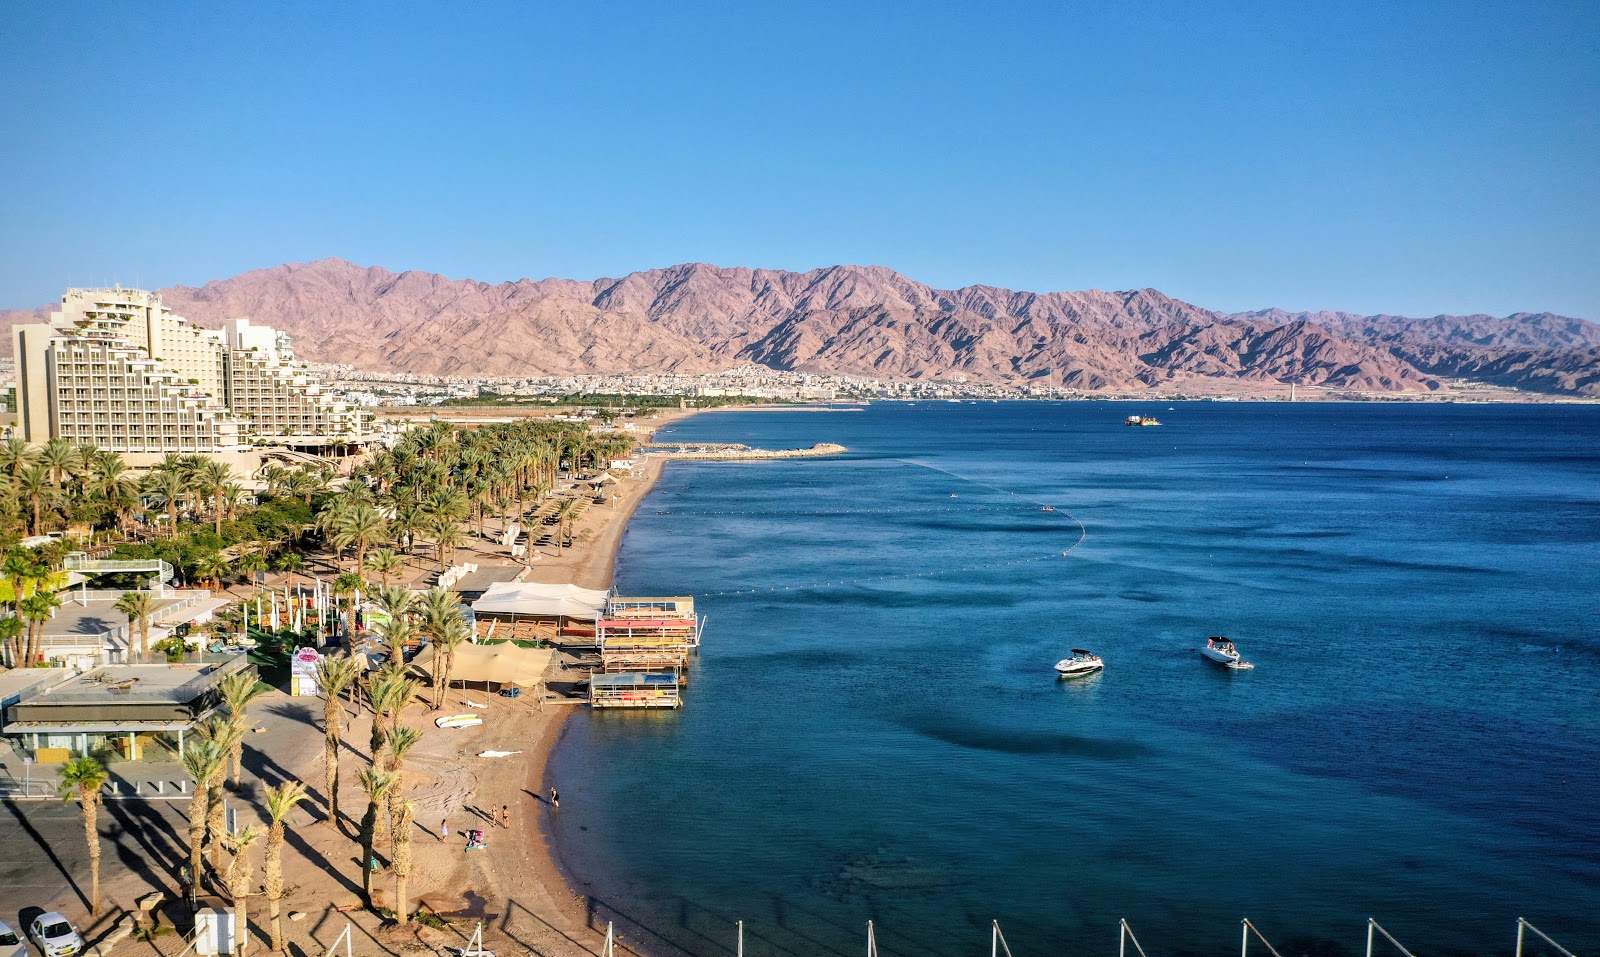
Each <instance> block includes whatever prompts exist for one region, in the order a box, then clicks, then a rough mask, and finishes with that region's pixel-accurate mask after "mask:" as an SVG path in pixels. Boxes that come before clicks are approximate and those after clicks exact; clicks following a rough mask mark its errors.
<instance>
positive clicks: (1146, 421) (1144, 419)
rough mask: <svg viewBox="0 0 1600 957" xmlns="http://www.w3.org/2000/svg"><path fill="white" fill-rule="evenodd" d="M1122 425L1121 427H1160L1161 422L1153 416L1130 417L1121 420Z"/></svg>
mask: <svg viewBox="0 0 1600 957" xmlns="http://www.w3.org/2000/svg"><path fill="white" fill-rule="evenodd" d="M1122 424H1123V425H1142V426H1151V425H1160V424H1161V420H1160V419H1157V418H1156V417H1155V416H1153V415H1130V416H1128V417H1127V418H1126V419H1124V420H1123V423H1122Z"/></svg>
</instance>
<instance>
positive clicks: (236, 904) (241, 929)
mask: <svg viewBox="0 0 1600 957" xmlns="http://www.w3.org/2000/svg"><path fill="white" fill-rule="evenodd" d="M260 839H261V827H260V825H257V824H252V825H250V826H249V827H247V828H245V829H243V830H241V831H240V832H239V833H237V834H234V835H232V836H230V837H229V838H228V843H229V845H230V846H231V847H232V848H233V861H232V862H231V863H229V864H228V878H227V884H228V897H229V898H231V899H232V901H233V930H234V933H235V934H236V935H237V937H238V941H239V949H238V950H237V951H235V953H236V954H237V955H238V957H245V949H246V947H248V941H249V937H250V916H249V915H250V912H249V903H250V890H251V887H252V885H254V884H255V876H256V869H255V865H254V863H253V862H252V861H251V860H250V846H251V845H252V844H254V843H255V842H256V841H258V840H260Z"/></svg>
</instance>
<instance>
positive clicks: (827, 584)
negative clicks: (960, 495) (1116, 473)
mask: <svg viewBox="0 0 1600 957" xmlns="http://www.w3.org/2000/svg"><path fill="white" fill-rule="evenodd" d="M893 461H896V462H900V463H902V464H905V465H910V466H914V467H917V468H924V469H928V470H930V471H933V472H939V473H942V474H944V475H948V476H950V477H951V478H953V479H956V480H957V481H961V482H966V483H967V484H969V485H976V486H978V487H979V488H986V489H989V490H991V491H994V492H998V493H1000V494H1002V495H1008V496H1011V497H1012V498H1014V499H1016V500H1017V504H1016V505H1011V506H999V505H978V506H967V507H958V508H953V507H949V506H938V507H926V508H881V509H854V510H844V509H823V510H817V511H799V510H797V511H779V512H775V511H772V510H763V511H759V512H757V511H749V510H739V509H728V510H721V511H716V510H707V511H702V510H699V509H688V510H676V509H659V510H657V512H656V514H658V515H708V516H709V515H729V516H736V515H766V516H777V515H785V516H787V515H803V516H808V517H812V516H815V517H831V516H848V515H885V514H899V515H904V514H923V513H935V512H979V511H988V512H1005V513H1008V514H1017V513H1018V510H1019V509H1021V508H1022V507H1023V506H1026V507H1027V508H1028V510H1029V511H1030V512H1039V513H1041V514H1044V515H1049V516H1050V517H1051V518H1052V519H1064V520H1065V522H1064V524H1066V523H1070V524H1071V525H1072V526H1076V530H1077V537H1076V538H1075V539H1074V540H1073V541H1072V543H1071V544H1069V545H1066V546H1065V547H1063V548H1062V549H1061V550H1060V551H1058V552H1057V551H1052V552H1050V553H1049V554H1048V555H1032V556H1029V557H1026V558H1008V559H1001V560H999V561H992V562H975V563H971V564H967V565H957V566H951V567H949V568H935V569H930V570H928V571H920V572H902V573H900V574H898V575H864V576H861V577H857V578H840V579H834V580H831V581H817V582H810V583H807V584H801V585H770V586H767V587H764V588H738V589H729V590H726V591H716V592H706V593H705V597H708V598H709V597H716V598H731V597H735V596H740V595H772V594H782V593H783V592H800V591H813V590H816V589H819V588H847V587H850V586H854V585H874V584H878V583H881V582H893V581H906V580H910V579H914V578H938V577H940V576H943V575H956V574H960V573H963V572H975V571H986V570H989V569H994V568H1009V567H1015V566H1018V565H1032V564H1036V563H1038V562H1047V561H1051V560H1053V559H1059V558H1066V557H1068V556H1069V555H1071V553H1072V552H1073V550H1074V549H1076V548H1077V547H1078V546H1079V545H1082V544H1083V543H1084V540H1085V539H1087V538H1088V537H1089V530H1088V528H1086V527H1085V526H1084V524H1083V522H1082V521H1081V520H1079V518H1078V517H1077V516H1076V515H1074V514H1072V513H1071V512H1070V511H1068V510H1067V509H1066V508H1064V507H1062V506H1060V505H1056V504H1053V503H1050V502H1045V501H1040V500H1037V499H1032V498H1029V497H1028V496H1026V495H1023V494H1022V493H1021V492H1015V491H1012V490H1011V489H1008V488H1002V487H1001V486H998V485H994V484H991V483H989V482H981V481H978V480H977V479H973V478H968V477H967V476H965V475H960V474H957V473H955V472H952V471H950V470H949V469H943V468H939V467H938V466H936V465H928V464H927V463H925V462H916V461H912V460H910V459H894V460H893ZM952 497H955V496H952Z"/></svg>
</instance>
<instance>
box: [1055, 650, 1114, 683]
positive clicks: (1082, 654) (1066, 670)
mask: <svg viewBox="0 0 1600 957" xmlns="http://www.w3.org/2000/svg"><path fill="white" fill-rule="evenodd" d="M1105 666H1106V663H1105V662H1103V661H1101V660H1100V656H1099V655H1095V654H1092V653H1090V652H1087V651H1084V650H1083V649H1082V648H1074V649H1072V657H1071V658H1062V659H1061V660H1060V661H1058V662H1056V674H1058V675H1060V676H1061V677H1063V678H1082V677H1083V676H1084V675H1092V674H1094V673H1095V672H1097V671H1101V670H1103V669H1104V668H1105Z"/></svg>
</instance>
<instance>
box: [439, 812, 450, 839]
mask: <svg viewBox="0 0 1600 957" xmlns="http://www.w3.org/2000/svg"><path fill="white" fill-rule="evenodd" d="M439 840H441V841H448V840H450V819H449V818H445V819H444V820H442V821H440V822H439Z"/></svg>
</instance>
